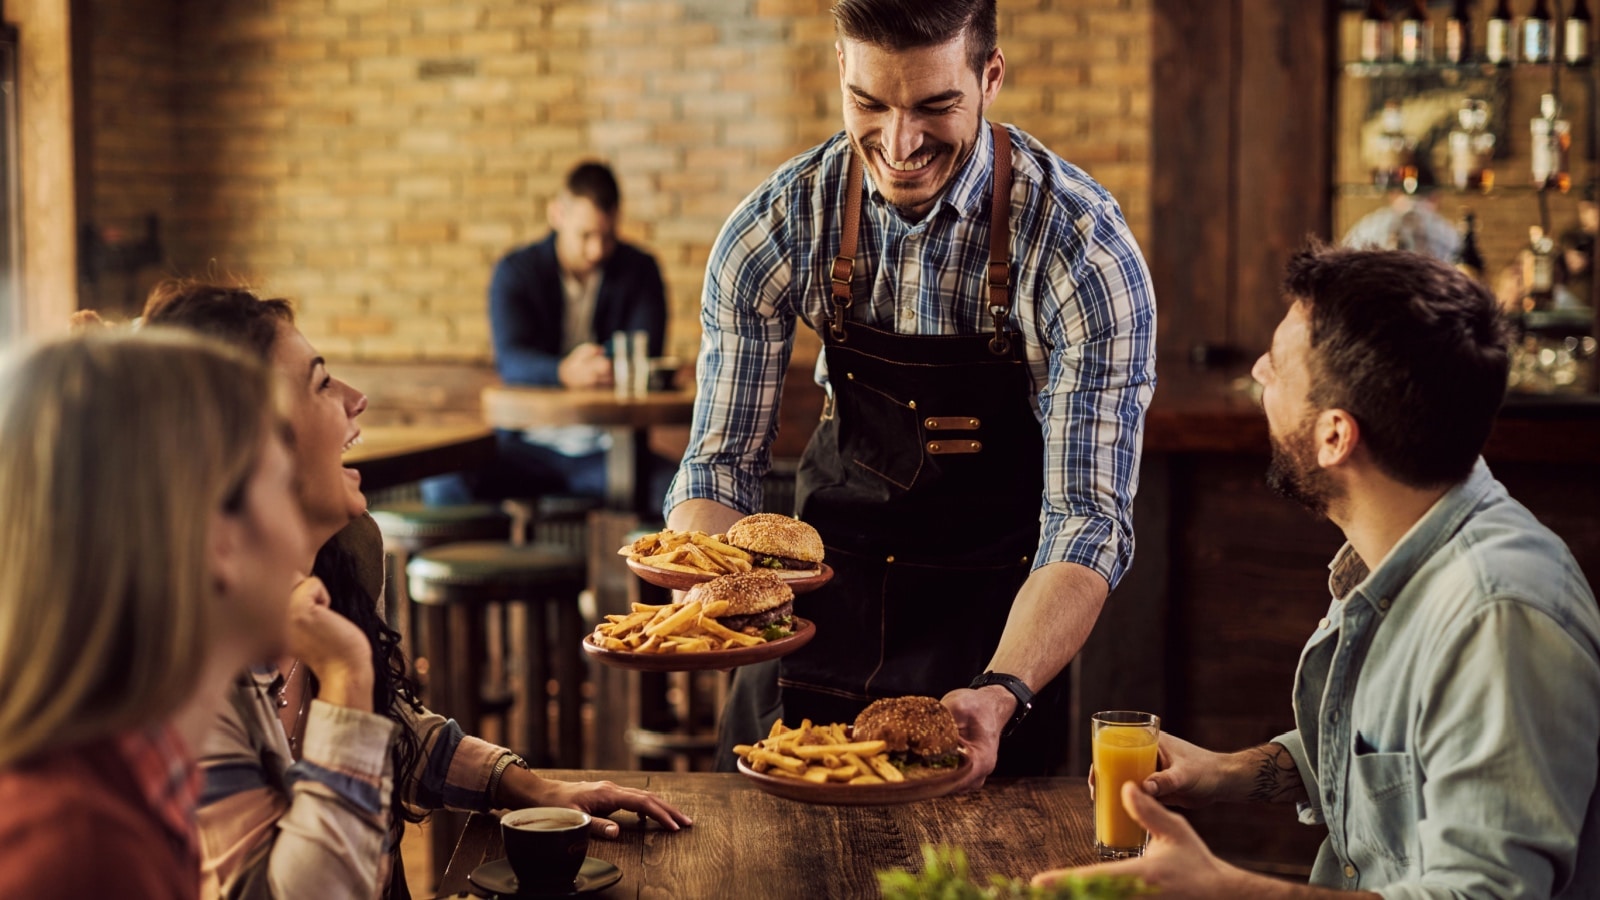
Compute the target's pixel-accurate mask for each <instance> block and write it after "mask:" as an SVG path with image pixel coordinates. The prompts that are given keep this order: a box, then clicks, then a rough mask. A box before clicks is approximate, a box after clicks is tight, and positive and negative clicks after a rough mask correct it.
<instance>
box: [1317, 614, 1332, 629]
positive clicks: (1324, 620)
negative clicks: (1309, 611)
mask: <svg viewBox="0 0 1600 900" xmlns="http://www.w3.org/2000/svg"><path fill="white" fill-rule="evenodd" d="M1329 621H1330V620H1329V619H1328V617H1327V616H1323V618H1322V621H1320V622H1318V623H1317V630H1318V631H1321V630H1323V629H1324V628H1327V627H1328V623H1329Z"/></svg>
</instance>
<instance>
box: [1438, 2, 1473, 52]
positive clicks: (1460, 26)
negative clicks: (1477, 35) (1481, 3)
mask: <svg viewBox="0 0 1600 900" xmlns="http://www.w3.org/2000/svg"><path fill="white" fill-rule="evenodd" d="M1444 58H1445V61H1446V62H1451V63H1463V62H1466V61H1467V60H1469V59H1471V58H1472V9H1471V8H1470V7H1469V6H1468V4H1467V0H1455V3H1454V4H1453V5H1452V6H1451V7H1450V15H1449V17H1448V18H1446V19H1445V20H1444Z"/></svg>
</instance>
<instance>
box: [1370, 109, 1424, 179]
mask: <svg viewBox="0 0 1600 900" xmlns="http://www.w3.org/2000/svg"><path fill="white" fill-rule="evenodd" d="M1380 122H1381V123H1382V129H1381V130H1380V131H1379V132H1378V134H1377V136H1376V137H1375V138H1374V139H1373V160H1374V161H1375V163H1376V165H1374V166H1373V169H1372V183H1373V184H1375V185H1377V186H1378V187H1381V188H1393V189H1397V190H1405V191H1407V192H1409V191H1411V190H1414V189H1415V184H1416V179H1417V167H1416V155H1415V152H1414V149H1413V147H1412V144H1411V141H1409V140H1408V139H1407V138H1406V134H1405V129H1404V125H1405V119H1404V117H1403V116H1402V115H1401V112H1400V101H1398V100H1390V101H1388V102H1386V103H1384V104H1383V115H1382V118H1381V119H1380ZM1408 177H1409V180H1410V182H1411V184H1412V187H1411V188H1407V187H1406V182H1407V180H1408Z"/></svg>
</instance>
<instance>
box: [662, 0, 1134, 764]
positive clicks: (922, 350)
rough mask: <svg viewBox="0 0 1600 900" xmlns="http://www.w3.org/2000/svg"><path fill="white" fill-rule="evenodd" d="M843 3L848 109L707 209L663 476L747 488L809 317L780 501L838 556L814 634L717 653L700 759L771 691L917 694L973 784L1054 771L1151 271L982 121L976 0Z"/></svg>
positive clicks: (1111, 221) (996, 58) (703, 525)
mask: <svg viewBox="0 0 1600 900" xmlns="http://www.w3.org/2000/svg"><path fill="white" fill-rule="evenodd" d="M833 15H834V20H835V24H836V27H837V33H838V43H837V44H836V49H837V56H838V61H839V82H840V86H841V88H842V90H843V94H844V124H845V130H844V131H843V132H842V133H840V134H838V135H835V136H834V137H833V138H831V139H829V140H828V141H827V142H825V143H823V144H822V145H820V146H818V147H815V148H813V149H811V150H809V151H807V152H805V153H803V154H801V155H800V156H798V157H796V158H794V159H793V160H791V161H789V162H788V163H786V164H785V165H784V166H783V167H782V168H780V169H779V170H778V171H777V172H775V173H774V174H773V175H772V176H771V177H769V178H768V179H767V180H766V181H765V182H764V183H763V184H762V185H761V186H760V187H758V188H757V189H756V190H755V192H754V193H752V194H751V195H750V196H749V197H748V198H746V200H745V201H744V202H743V203H742V204H741V205H740V206H739V208H738V209H736V210H735V211H734V213H733V215H732V217H731V218H730V219H729V220H728V222H727V224H726V225H725V226H724V227H723V229H722V233H721V234H720V235H719V236H718V238H717V242H716V245H715V247H714V248H713V251H712V255H711V259H710V262H709V264H708V266H707V271H706V283H705V295H704V299H703V308H702V312H701V324H702V326H703V328H704V332H705V334H704V339H703V341H702V343H701V359H700V364H699V367H698V373H699V391H700V393H699V398H698V399H697V401H696V405H695V416H694V428H693V432H692V434H691V437H690V442H689V447H688V451H687V453H686V454H685V457H684V461H683V464H682V466H681V467H680V468H679V470H678V475H677V478H676V480H675V481H674V484H673V488H672V490H671V491H670V492H669V493H668V495H667V499H666V504H665V508H666V510H668V513H669V514H668V525H669V526H670V527H671V528H674V529H698V530H701V531H706V532H711V533H715V532H720V531H724V530H726V528H727V526H728V525H729V524H731V523H732V522H733V521H735V520H736V519H738V518H739V517H740V516H741V515H743V514H745V513H746V512H750V511H753V510H754V509H756V508H757V507H758V505H759V504H760V502H761V494H760V483H761V476H762V475H763V474H764V473H765V472H766V471H767V468H768V466H769V463H770V457H769V448H770V445H771V442H772V438H773V436H774V434H775V433H776V430H777V420H776V417H777V412H778V405H779V400H780V393H781V386H782V383H783V375H784V370H785V368H786V367H787V365H788V362H789V354H790V350H791V348H792V345H793V340H794V333H795V327H796V322H797V321H803V322H805V324H806V325H807V326H808V327H810V328H812V329H814V330H815V331H816V332H817V333H818V334H819V335H821V337H822V341H823V348H824V349H823V355H822V359H821V360H820V361H819V364H818V367H817V377H818V382H819V383H821V384H822V385H823V386H824V388H825V389H826V391H827V399H826V402H825V406H824V410H823V414H822V421H821V423H820V424H819V425H818V427H817V430H816V433H815V434H814V435H813V436H812V438H811V442H810V444H809V445H808V446H807V448H806V451H805V455H804V457H803V458H802V460H801V463H800V470H799V480H798V484H797V489H796V514H797V515H798V516H799V518H801V519H804V520H805V521H807V522H809V523H811V524H812V525H814V526H815V527H816V528H817V530H818V531H819V532H821V534H822V538H823V542H824V544H825V545H826V547H827V559H828V562H829V564H830V565H831V566H832V567H833V569H834V573H835V574H834V578H833V580H832V582H831V583H829V585H828V586H827V587H825V588H823V589H821V590H818V591H815V592H813V593H811V594H806V595H804V596H802V597H801V598H799V599H798V600H797V601H796V604H795V612H796V614H797V615H799V616H802V617H804V618H808V619H811V620H813V621H814V622H815V623H816V626H817V632H816V638H815V639H814V640H813V641H812V642H811V644H810V645H809V646H807V647H806V648H804V649H803V650H801V651H800V652H797V653H795V654H793V655H791V656H788V657H786V658H784V659H783V660H781V661H779V662H775V663H770V664H766V665H762V666H750V667H746V668H744V669H741V670H739V671H738V672H737V673H736V675H735V677H734V682H733V690H732V694H731V696H730V698H729V702H728V708H727V709H726V710H725V711H724V715H723V728H722V744H723V747H722V753H721V756H720V757H719V764H720V766H721V767H724V768H726V767H728V766H730V765H731V756H730V755H729V753H728V750H729V748H730V747H731V746H732V745H733V744H734V743H739V742H746V743H747V742H751V741H753V740H755V739H757V738H760V737H764V736H765V735H766V729H767V727H768V726H770V724H771V722H772V721H773V720H774V719H776V718H777V717H778V716H779V715H782V716H783V717H784V718H785V719H787V720H788V721H790V722H798V721H799V720H800V719H801V718H802V717H809V718H811V719H812V720H813V721H822V722H834V721H838V722H849V721H852V720H853V719H854V717H855V714H856V713H857V712H859V711H860V709H861V708H862V707H863V706H865V705H866V704H867V703H868V702H870V701H871V700H873V699H876V698H879V697H886V696H896V695H901V694H927V695H932V696H936V697H942V698H943V701H944V703H945V704H946V705H947V706H948V707H949V708H950V710H951V712H952V713H954V715H955V718H956V721H957V723H958V724H959V725H960V727H961V734H962V739H963V742H964V744H965V745H966V747H967V752H968V755H969V758H970V759H971V760H972V762H973V763H974V765H973V767H972V771H971V774H970V776H969V777H968V779H967V781H966V782H965V783H964V784H963V785H962V786H963V787H966V788H971V787H976V786H979V785H981V784H982V783H983V780H984V779H985V778H986V777H987V776H988V775H989V774H990V773H991V772H992V771H993V772H1000V773H1004V774H1026V773H1046V772H1049V771H1052V770H1053V769H1054V768H1055V767H1056V766H1058V765H1059V764H1060V763H1061V761H1062V759H1063V758H1064V756H1065V745H1066V738H1067V735H1068V729H1069V727H1070V724H1071V723H1070V721H1069V720H1068V713H1067V709H1066V704H1065V684H1064V682H1065V680H1066V679H1065V678H1063V677H1058V676H1060V675H1061V672H1062V670H1063V668H1064V667H1065V666H1066V664H1067V662H1068V661H1070V660H1071V659H1072V657H1073V655H1074V654H1076V653H1077V651H1078V648H1079V647H1081V646H1082V645H1083V642H1084V639H1085V638H1086V637H1087V636H1088V634H1089V630H1090V629H1091V628H1092V627H1093V625H1094V621H1095V618H1096V617H1097V616H1098V615H1099V612H1100V607H1101V605H1102V604H1103V603H1104V601H1105V598H1106V595H1107V593H1108V592H1109V591H1110V588H1111V586H1113V585H1115V584H1116V582H1117V580H1118V579H1119V578H1120V577H1121V575H1122V573H1123V572H1124V571H1126V569H1127V566H1128V563H1129V562H1130V560H1131V559H1132V556H1133V533H1132V522H1131V517H1130V507H1131V505H1132V502H1133V491H1134V487H1135V485H1136V483H1137V478H1138V475H1137V473H1138V468H1139V466H1138V463H1139V447H1140V437H1141V433H1142V430H1143V424H1144V413H1145V408H1146V407H1147V406H1148V404H1149V401H1150V396H1151V393H1152V391H1153V389H1154V384H1155V372H1154V350H1155V340H1154V339H1155V303H1154V299H1153V297H1152V294H1151V290H1150V283H1149V273H1148V272H1147V270H1146V268H1145V265H1144V261H1143V259H1142V258H1141V256H1140V254H1139V249H1138V247H1137V246H1136V245H1135V243H1134V240H1133V238H1132V236H1131V235H1130V234H1129V233H1128V229H1127V224H1126V222H1125V221H1124V220H1123V217H1122V213H1121V211H1120V210H1119V209H1118V207H1117V204H1116V202H1115V201H1114V200H1113V199H1112V198H1111V196H1110V195H1109V194H1107V193H1106V192H1105V190H1104V189H1103V188H1101V187H1100V186H1099V185H1098V184H1096V183H1095V182H1094V181H1092V180H1091V179H1090V178H1089V177H1088V176H1087V175H1085V174H1084V173H1083V172H1082V171H1081V170H1079V169H1077V168H1076V167H1074V166H1072V165H1070V164H1069V163H1067V162H1066V161H1065V160H1063V159H1061V158H1060V157H1058V156H1056V155H1055V154H1054V153H1052V152H1050V151H1049V150H1048V149H1046V148H1045V147H1044V146H1043V145H1042V144H1040V143H1039V142H1038V141H1037V140H1035V139H1033V138H1032V137H1029V136H1028V135H1027V134H1025V133H1023V132H1022V131H1020V130H1019V129H1016V128H1012V127H1010V126H1002V125H991V124H990V123H988V122H987V121H986V120H985V118H984V113H985V110H987V109H988V107H989V106H990V104H992V103H993V102H994V100H995V97H996V96H997V95H998V94H999V92H1000V86H1001V83H1002V82H1003V81H1004V78H1005V57H1004V56H1003V55H1002V53H1001V52H1000V50H999V48H998V46H997V43H996V16H995V3H994V0H841V2H839V3H838V4H837V5H836V6H835V7H834V9H833ZM1030 709H1031V715H1030ZM1003 736H1004V737H1003ZM997 759H998V762H999V767H998V769H997V768H996V761H997Z"/></svg>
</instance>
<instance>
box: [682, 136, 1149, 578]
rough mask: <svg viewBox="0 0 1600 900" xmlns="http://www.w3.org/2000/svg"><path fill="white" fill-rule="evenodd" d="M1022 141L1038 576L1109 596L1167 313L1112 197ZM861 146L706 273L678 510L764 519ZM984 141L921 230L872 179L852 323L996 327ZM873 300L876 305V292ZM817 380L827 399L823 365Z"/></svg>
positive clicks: (803, 164)
mask: <svg viewBox="0 0 1600 900" xmlns="http://www.w3.org/2000/svg"><path fill="white" fill-rule="evenodd" d="M1006 127H1007V128H1009V129H1010V132H1011V140H1012V144H1013V153H1012V157H1013V159H1012V168H1013V175H1012V187H1011V235H1012V236H1011V263H1012V270H1011V278H1012V283H1013V288H1012V320H1011V321H1012V325H1013V327H1015V328H1018V329H1020V331H1021V334H1022V339H1023V342H1024V345H1025V347H1026V350H1027V357H1028V363H1029V372H1030V375H1031V377H1032V379H1033V386H1034V391H1035V393H1034V396H1033V401H1034V404H1035V408H1036V411H1037V414H1038V416H1039V422H1040V428H1041V429H1042V431H1043V435H1044V443H1045V458H1044V460H1042V461H1041V464H1042V465H1043V466H1044V474H1045V479H1044V480H1045V489H1044V495H1043V498H1042V502H1041V511H1040V523H1041V529H1040V538H1039V549H1038V552H1037V554H1036V555H1035V557H1034V567H1035V568H1037V567H1039V566H1042V565H1045V564H1048V563H1053V562H1074V563H1079V564H1081V565H1084V566H1088V567H1089V568H1092V569H1094V570H1095V571H1097V572H1099V573H1100V574H1101V575H1102V576H1104V577H1105V579H1106V581H1107V582H1108V583H1109V584H1110V585H1112V586H1113V587H1114V586H1115V585H1116V583H1117V581H1118V580H1119V579H1120V578H1121V577H1122V574H1123V572H1125V571H1126V570H1127V567H1128V564H1129V563H1130V562H1131V560H1132V558H1133V522H1132V515H1131V507H1132V504H1133V494H1134V491H1135V489H1136V488H1137V487H1138V479H1139V474H1138V470H1139V465H1138V464H1139V452H1140V446H1141V442H1142V438H1143V430H1144V414H1145V409H1146V408H1147V407H1148V406H1149V403H1150V397H1151V395H1152V393H1153V392H1154V390H1155V297H1154V293H1153V291H1152V290H1151V286H1150V275H1149V272H1148V270H1147V269H1146V268H1145V264H1144V258H1143V257H1142V255H1141V254H1140V252H1139V247H1138V245H1137V244H1136V243H1135V242H1134V239H1133V236H1132V235H1131V234H1129V232H1128V227H1127V223H1126V221H1125V220H1124V219H1123V216H1122V211H1121V209H1120V208H1119V207H1118V206H1117V203H1116V201H1115V200H1114V199H1112V197H1111V195H1110V194H1108V193H1107V192H1106V191H1105V189H1104V188H1102V187H1100V185H1098V184H1096V183H1095V182H1094V181H1093V180H1092V179H1091V178H1090V177H1089V176H1088V175H1087V174H1085V173H1084V172H1083V171H1082V170H1081V169H1079V168H1077V167H1076V166H1073V165H1071V164H1070V163H1068V162H1066V161H1065V160H1063V159H1061V158H1060V157H1059V156H1056V155H1055V154H1054V153H1052V152H1050V151H1049V150H1048V149H1046V148H1045V146H1044V145H1043V144H1041V143H1039V142H1038V141H1037V140H1035V139H1034V138H1032V137H1030V136H1029V135H1027V134H1025V133H1023V132H1022V131H1020V130H1018V129H1016V128H1013V127H1011V126H1006ZM849 153H850V144H849V141H848V140H847V139H846V137H845V135H844V133H842V132H841V133H839V134H837V135H835V136H834V137H833V138H831V139H829V140H828V141H827V142H825V143H823V144H822V145H820V146H818V147H816V148H813V149H812V150H810V151H807V152H806V153H804V154H802V155H800V156H798V157H795V158H794V159H792V160H790V161H789V162H787V163H785V164H784V165H783V166H782V167H781V168H780V169H779V170H778V171H777V172H775V173H774V174H773V175H772V176H770V177H769V178H768V179H767V180H766V181H765V182H764V183H763V184H762V185H761V186H760V187H758V188H757V189H756V190H755V192H754V193H752V194H751V195H750V196H749V197H747V198H745V200H744V202H743V203H741V204H740V205H739V207H738V208H737V209H736V210H734V212H733V215H732V216H731V217H729V219H728V222H727V223H726V224H725V225H724V226H723V229H722V232H721V233H720V234H719V235H718V237H717V242H716V245H715V246H714V247H713V249H712V254H711V258H710V261H709V263H708V264H707V268H706V279H705V292H704V296H703V298H702V306H701V313H700V319H701V327H702V336H701V342H700V364H699V367H698V378H699V391H700V393H699V398H698V399H697V400H696V402H695V416H694V427H693V431H692V433H691V436H690V441H689V447H688V450H687V452H686V454H685V456H684V461H683V465H682V467H681V468H680V469H679V471H678V476H677V479H676V480H675V481H674V482H673V486H672V490H671V491H669V492H668V494H667V498H666V503H665V510H667V511H670V510H671V509H672V508H673V507H674V506H676V505H677V504H679V503H682V502H683V501H685V500H688V499H691V498H706V499H711V500H716V501H718V502H720V503H723V504H726V505H728V506H731V507H733V508H735V509H739V510H743V511H746V512H750V511H754V510H755V509H756V508H757V507H758V506H759V504H760V500H761V476H762V475H763V474H765V473H766V471H767V469H768V467H769V465H770V453H769V449H770V447H771V444H772V440H773V437H774V436H775V435H776V433H777V427H778V417H777V410H778V401H779V392H780V389H781V387H782V384H783V375H784V371H785V369H786V368H787V367H788V363H789V355H790V351H791V349H792V346H793V343H792V342H793V338H794V329H795V323H796V321H802V320H803V321H805V322H806V323H807V324H808V325H810V326H811V327H812V328H813V329H818V328H826V327H827V326H826V322H827V317H828V314H829V312H830V309H831V301H830V298H829V272H830V267H831V265H832V263H833V258H834V256H835V254H836V253H837V252H838V248H839V239H840V238H839V234H840V231H839V229H840V219H841V218H842V216H843V211H844V207H845V202H844V193H845V183H846V174H847V172H848V167H849ZM993 157H994V139H993V136H992V135H991V134H990V133H989V130H988V129H987V128H984V129H982V130H981V139H980V141H979V143H978V146H977V148H976V150H975V152H974V153H973V154H972V157H971V158H970V159H969V160H968V161H967V163H966V165H965V166H964V167H963V168H962V169H961V170H960V171H959V172H958V173H957V175H956V178H955V180H954V181H953V182H952V183H951V185H950V187H949V189H948V190H947V191H946V192H945V194H944V196H943V197H942V198H941V199H940V200H939V201H938V202H937V203H936V204H935V206H934V208H933V209H932V210H931V211H930V212H929V214H928V215H926V216H925V217H923V219H922V220H921V221H917V222H912V221H907V220H906V219H904V218H903V217H902V216H901V215H900V214H899V212H897V211H896V210H895V209H894V208H893V207H891V206H890V205H888V203H886V202H885V200H884V198H883V196H882V195H881V194H880V193H879V192H878V191H877V189H876V187H875V186H874V185H873V183H872V177H871V173H870V171H869V172H867V173H865V174H866V178H865V187H866V190H867V192H868V197H869V200H868V202H866V203H864V204H863V207H862V218H861V235H860V239H859V244H858V249H857V254H856V267H855V276H854V277H855V286H856V296H857V297H866V296H870V297H871V301H870V302H863V301H858V302H857V303H856V305H855V308H854V309H853V310H852V311H851V318H852V320H854V321H860V322H865V323H867V324H869V325H872V326H874V327H876V328H880V329H883V330H886V331H894V332H896V333H901V334H923V335H940V334H969V333H974V332H982V331H987V330H989V329H991V328H992V327H993V319H992V317H991V315H990V314H989V311H988V292H987V289H986V284H985V280H986V275H987V265H988V262H989V219H990V208H989V202H990V196H989V194H990V187H989V186H990V181H991V170H992V165H991V161H992V160H993ZM867 285H870V286H871V288H870V295H869V294H868V292H867V291H866V290H865V288H866V287H867ZM817 381H818V383H819V384H823V385H824V386H826V384H827V372H826V367H825V365H824V364H823V363H822V362H819V364H818V367H817Z"/></svg>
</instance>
